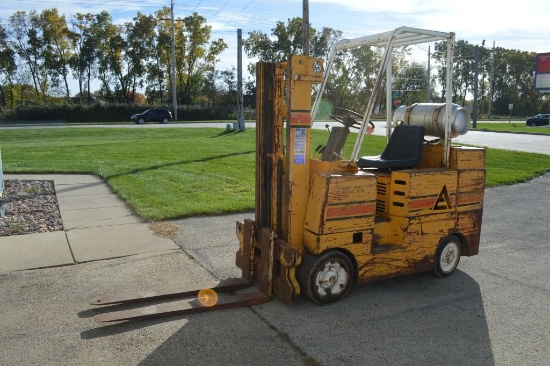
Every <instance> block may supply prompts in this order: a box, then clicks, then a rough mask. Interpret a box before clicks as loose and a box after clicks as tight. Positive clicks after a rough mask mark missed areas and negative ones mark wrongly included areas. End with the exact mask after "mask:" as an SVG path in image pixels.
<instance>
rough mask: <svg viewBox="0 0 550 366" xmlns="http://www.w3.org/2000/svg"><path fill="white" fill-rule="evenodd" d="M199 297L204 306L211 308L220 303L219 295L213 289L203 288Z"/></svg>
mask: <svg viewBox="0 0 550 366" xmlns="http://www.w3.org/2000/svg"><path fill="white" fill-rule="evenodd" d="M198 297H199V302H200V303H201V304H202V306H206V307H211V306H214V305H216V304H217V303H218V294H217V293H216V291H214V290H212V289H211V288H203V289H202V290H200V291H199V296H198Z"/></svg>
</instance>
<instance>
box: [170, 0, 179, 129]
mask: <svg viewBox="0 0 550 366" xmlns="http://www.w3.org/2000/svg"><path fill="white" fill-rule="evenodd" d="M170 13H171V18H172V107H173V108H174V121H177V120H178V99H177V97H176V32H175V30H174V0H171V6H170Z"/></svg>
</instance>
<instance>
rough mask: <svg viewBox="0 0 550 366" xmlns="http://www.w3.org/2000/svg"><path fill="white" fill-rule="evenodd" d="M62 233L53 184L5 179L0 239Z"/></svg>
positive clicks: (0, 215)
mask: <svg viewBox="0 0 550 366" xmlns="http://www.w3.org/2000/svg"><path fill="white" fill-rule="evenodd" d="M60 230H63V222H62V221H61V213H60V212H59V205H58V203H57V196H56V194H55V187H54V184H53V181H48V180H17V179H16V180H5V181H4V193H3V195H2V197H0V236H9V235H21V234H33V233H46V232H50V231H60Z"/></svg>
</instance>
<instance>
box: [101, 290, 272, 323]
mask: <svg viewBox="0 0 550 366" xmlns="http://www.w3.org/2000/svg"><path fill="white" fill-rule="evenodd" d="M214 294H215V293H214ZM269 300H271V297H270V296H266V295H265V294H262V293H261V292H249V293H244V294H238V295H227V294H226V295H223V294H222V295H220V296H217V294H216V295H213V293H209V294H206V295H204V296H200V294H199V297H198V298H194V299H186V300H180V301H174V302H167V303H162V304H157V305H150V306H147V307H143V308H138V309H130V310H120V311H112V312H109V313H104V314H98V315H96V316H94V320H95V321H96V322H98V323H104V322H114V321H122V320H131V319H147V318H156V317H162V316H175V315H187V314H196V313H203V312H207V311H214V310H223V309H232V308H237V307H244V306H252V305H259V304H263V303H265V302H267V301H269Z"/></svg>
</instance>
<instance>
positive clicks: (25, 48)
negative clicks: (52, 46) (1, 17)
mask: <svg viewBox="0 0 550 366" xmlns="http://www.w3.org/2000/svg"><path fill="white" fill-rule="evenodd" d="M9 23H10V28H11V32H10V44H11V45H12V46H13V48H14V50H15V52H16V54H17V55H18V56H19V57H20V58H21V60H23V62H24V63H25V66H26V67H27V68H28V71H29V73H30V74H31V77H32V82H33V85H34V90H35V95H36V100H38V101H40V100H43V99H44V98H43V96H44V95H45V93H46V90H47V75H46V72H45V68H44V60H43V58H42V55H43V49H44V47H45V45H44V41H43V39H42V33H41V29H40V21H39V17H38V15H37V13H36V11H31V12H30V13H29V14H28V15H27V13H26V12H25V11H17V12H15V13H14V14H13V15H12V16H11V17H10V21H9Z"/></svg>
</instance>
